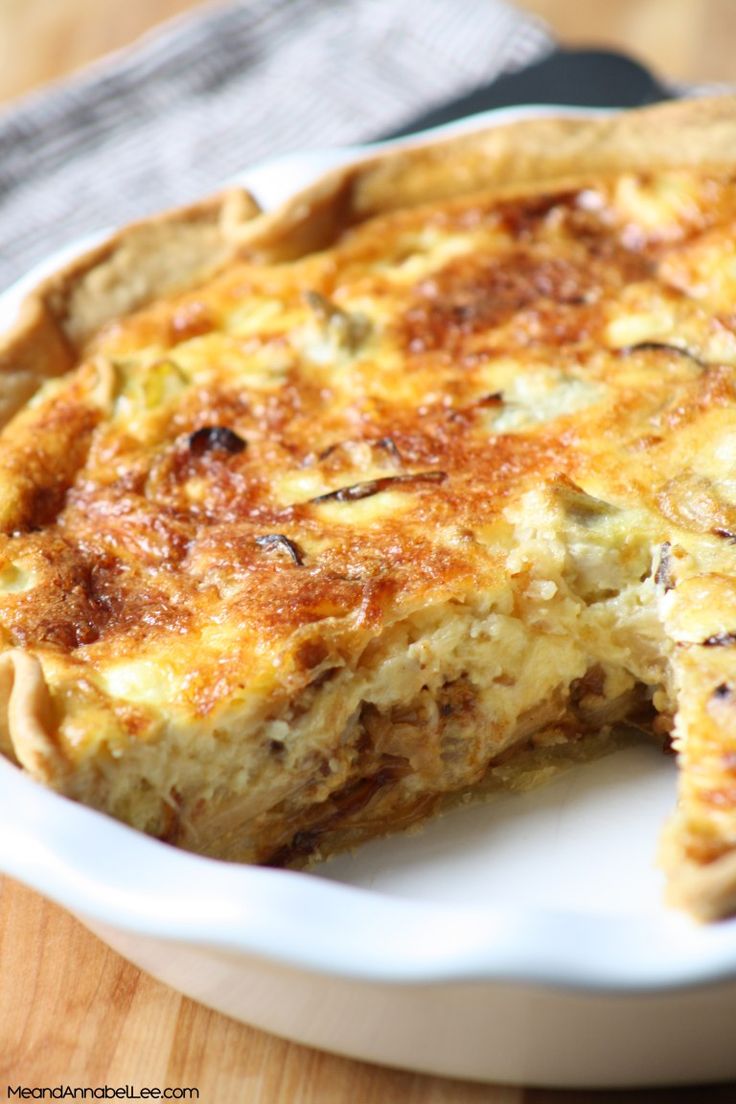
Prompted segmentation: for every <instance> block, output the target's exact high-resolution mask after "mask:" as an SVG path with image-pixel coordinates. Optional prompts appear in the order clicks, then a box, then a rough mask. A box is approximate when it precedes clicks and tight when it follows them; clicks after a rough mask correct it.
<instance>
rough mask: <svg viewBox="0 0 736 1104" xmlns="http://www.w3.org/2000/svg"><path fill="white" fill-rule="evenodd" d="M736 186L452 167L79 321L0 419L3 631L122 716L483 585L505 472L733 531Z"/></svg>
mask: <svg viewBox="0 0 736 1104" xmlns="http://www.w3.org/2000/svg"><path fill="white" fill-rule="evenodd" d="M734 217H736V182H735V181H734V179H732V177H731V175H730V174H725V173H724V174H722V175H719V174H718V173H716V172H713V173H711V174H709V175H702V174H700V175H699V174H696V173H693V172H689V171H687V172H685V171H683V172H672V171H670V172H667V173H662V174H659V175H653V176H642V175H630V174H629V175H619V176H617V177H616V178H614V179H605V180H592V181H589V182H586V183H584V184H581V186H580V187H578V188H576V189H574V190H570V191H566V192H564V193H563V194H552V195H544V196H538V195H535V196H530V197H526V198H519V199H513V200H509V199H503V200H498V199H494V198H493V197H489V196H483V195H480V196H474V197H471V198H463V199H461V200H455V201H452V202H446V203H443V204H439V205H431V206H425V207H418V208H414V209H411V210H406V211H401V212H398V213H394V214H390V215H386V216H382V217H379V218H375V219H373V220H370V221H368V222H366V223H364V224H362V225H359V226H357V227H355V228H353V229H349V230H347V231H346V232H345V233H344V234H343V236H342V237H341V238H340V240H338V242H337V243H336V244H335V246H334V247H333V248H331V249H330V250H328V251H325V252H321V253H316V254H313V255H310V256H307V257H304V258H302V259H299V260H297V261H293V262H289V263H281V264H273V265H270V266H269V265H257V264H248V263H238V264H237V265H234V266H232V267H230V268H229V269H228V270H227V271H224V272H223V273H221V274H220V275H219V276H218V277H217V278H215V279H213V280H212V281H211V282H210V283H209V284H208V285H207V286H204V287H199V288H197V289H195V290H192V291H190V292H188V293H187V294H184V295H181V296H178V297H176V298H172V299H170V300H168V301H163V302H157V303H156V304H154V305H153V306H151V307H149V308H147V309H145V310H142V311H140V312H139V313H137V314H135V315H133V316H131V317H128V318H124V319H122V320H120V321H118V322H116V323H115V324H111V325H108V326H107V327H106V328H105V329H104V330H103V331H102V332H100V333H99V334H98V335H97V336H96V337H95V338H94V340H93V341H91V342H90V343H89V345H88V347H87V348H86V349H85V350H84V357H83V360H82V361H81V362H80V364H79V366H78V368H77V369H76V370H74V371H73V372H71V373H69V374H68V375H66V376H65V377H64V378H63V379H61V380H58V381H53V382H51V383H49V384H46V385H45V386H44V387H43V388H42V389H41V390H40V392H39V393H38V394H37V395H36V397H35V398H34V399H33V400H32V401H31V402H30V403H29V405H28V406H27V407H26V408H25V409H24V410H23V411H21V413H20V414H18V415H17V416H16V417H15V418H14V419H13V420H12V421H11V422H10V423H9V424H8V425H7V426H6V428H5V429H4V430H3V432H2V434H1V435H0V528H1V530H2V532H3V533H4V536H3V537H2V538H1V543H0V626H1V631H2V634H3V639H4V642H5V644H6V645H7V646H10V645H13V646H21V647H24V648H26V649H29V650H30V651H32V652H34V653H35V654H37V655H38V656H39V657H41V658H42V660H43V663H44V668H45V670H46V672H47V677H48V678H49V680H50V683H51V685H52V687H55V690H54V692H55V694H56V695H57V700H58V701H59V702H60V703H61V705H60V706H59V707H60V708H64V709H67V707H68V705H69V700H71V697H74V698H75V700H76V699H77V698H79V697H80V695H81V696H82V697H85V696H86V697H85V700H86V703H87V706H89V708H92V707H93V706H94V708H95V709H99V710H103V711H104V712H105V713H106V714H107V713H109V712H110V710H112V712H113V713H114V714H115V716H116V717H117V722H119V723H121V724H123V726H124V727H125V728H126V729H127V730H128V731H130V732H140V733H145V732H146V731H148V730H149V728H150V726H151V725H152V724H153V723H154V721H155V718H156V716H157V711H158V710H159V707H164V706H167V707H169V708H170V707H171V706H172V703H173V704H174V705H175V706H176V708H178V709H181V710H183V711H184V712H186V713H190V714H195V715H199V716H206V715H214V714H216V713H217V711H218V710H221V709H223V708H227V707H228V706H230V705H231V704H232V702H233V701H234V700H236V699H243V698H245V697H247V696H248V695H264V694H266V695H276V696H278V695H280V694H282V695H287V694H293V692H294V690H295V689H298V688H299V687H300V686H302V685H305V684H306V683H307V682H308V681H309V679H310V677H312V676H311V674H310V672H312V671H314V669H315V668H317V667H319V666H320V665H321V664H323V663H324V661H325V658H326V656H327V655H328V653H340V654H341V655H343V657H344V656H347V655H350V654H353V653H355V652H356V651H357V650H358V649H360V648H362V647H364V646H365V642H366V640H368V639H370V637H371V636H375V635H376V634H378V633H379V632H380V631H381V629H382V627H383V626H384V625H386V624H387V623H389V622H391V621H394V620H396V619H398V618H400V617H402V616H404V615H405V614H406V613H407V612H410V611H412V610H415V609H417V608H418V607H420V606H423V605H428V604H430V605H431V604H434V603H437V602H440V601H445V600H447V599H448V598H451V599H454V600H456V601H457V602H461V603H462V602H463V601H465V600H467V598H468V596H470V595H472V594H474V593H476V592H477V591H478V590H480V589H485V590H487V591H489V592H492V591H493V590H494V588H497V587H499V586H500V585H502V583H503V577H504V569H503V563H504V555H505V552H506V550H507V548H508V540H509V532H510V525H509V523H508V520H507V517H506V514H505V511H506V509H507V507H508V506H509V504H510V503H511V502H513V501H514V500H516V499H518V498H519V496H521V495H522V494H523V493H524V492H525V491H526V490H528V489H529V488H530V487H538V486H540V485H542V484H544V483H545V482H551V481H554V480H555V479H559V478H560V477H566V478H567V479H568V480H571V481H572V482H573V483H575V484H576V485H577V486H579V487H581V488H583V489H584V490H586V491H588V492H589V493H590V494H593V495H597V496H600V497H603V498H606V499H607V500H610V501H612V502H615V503H619V504H633V505H637V504H643V505H644V506H646V508H647V509H648V510H650V512H651V514H652V516H653V517H655V518H657V519H659V521H658V522H657V524H659V523H660V522H661V533H662V537H663V539H664V538H666V537H667V536H668V534H670V533H671V532H672V530H673V528H674V529H677V528H678V527H679V528H685V529H688V528H691V529H692V528H693V527H694V528H695V529H697V530H698V531H702V532H704V533H710V534H716V535H715V536H714V538H713V539H714V540H717V539H718V534H717V533H716V531H717V530H721V531H722V533H721V534H720V535H721V537H722V538H723V537H724V534H730V533H732V532H734V531H736V506H734V505H731V502H730V499H729V494H728V488H727V487H726V486H725V484H724V483H723V481H724V479H726V475H725V474H724V473H725V472H726V469H727V467H728V462H729V461H728V457H729V455H730V456H731V463H732V470H733V464H734V463H736V415H735V414H734V365H736V314H735V313H734V312H733V304H734V302H736V295H735V293H736V248H735V243H736V234H734V222H733V220H734ZM729 449H731V450H732V451H731V453H729V451H728V450H729ZM719 450H720V451H719ZM694 456H697V457H699V458H700V459H698V461H697V463H695V462H694V461H693V457H694ZM733 498H734V501H736V495H734V496H733ZM724 539H726V540H727V539H728V537H725V538H724ZM67 699H69V700H67ZM100 715H101V714H100ZM117 722H116V723H117ZM69 731H70V734H69V735H68V739H69V741H70V742H71V743H73V742H74V739H75V737H74V735H73V732H72V730H71V729H70V730H69ZM81 732H82V730H81V729H80V735H79V736H78V739H79V740H80V741H82V740H84V739H90V738H91V737H90V736H89V734H87V735H86V736H85V735H82V734H81Z"/></svg>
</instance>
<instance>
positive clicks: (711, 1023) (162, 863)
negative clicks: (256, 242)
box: [0, 108, 736, 1086]
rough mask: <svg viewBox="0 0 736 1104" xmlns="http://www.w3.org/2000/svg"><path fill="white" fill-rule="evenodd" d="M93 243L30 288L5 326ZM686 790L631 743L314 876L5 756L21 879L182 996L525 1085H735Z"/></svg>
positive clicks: (263, 178)
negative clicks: (128, 821) (226, 852)
mask: <svg viewBox="0 0 736 1104" xmlns="http://www.w3.org/2000/svg"><path fill="white" fill-rule="evenodd" d="M565 110H566V109H564V108H556V109H539V108H525V109H504V110H503V111H498V112H495V113H491V114H487V115H484V116H476V117H475V118H474V119H471V120H465V121H463V122H461V123H459V124H452V126H451V127H444V128H440V131H441V132H443V133H444V132H450V131H457V130H458V129H470V128H474V127H478V126H482V125H488V124H489V123H490V122H498V124H499V125H501V124H503V123H506V122H509V121H513V120H514V119H516V118H518V117H520V116H521V115H525V114H535V115H538V114H541V113H542V112H543V111H547V112H550V113H554V114H559V113H562V112H563V111H565ZM568 110H569V109H568ZM569 113H572V114H582V112H581V111H580V110H579V109H575V110H569ZM432 133H433V135H434V134H437V133H439V132H437V131H435V132H432ZM415 140H416V139H412V141H415ZM403 141H404V142H405V141H406V140H403ZM392 144H400V143H392ZM376 148H377V147H373V150H375V149H376ZM364 152H366V151H365V150H361V149H357V148H356V149H351V150H332V151H327V152H323V153H314V154H305V155H299V156H294V157H289V158H282V159H280V160H279V161H275V162H271V163H269V164H264V165H261V166H258V167H256V168H255V169H253V170H251V171H250V172H247V173H244V174H243V175H242V177H240V179H239V182H241V183H244V184H246V185H247V186H248V187H249V188H251V190H252V191H253V192H254V193H255V194H256V196H257V198H258V199H259V200H260V202H261V203H262V204H263V205H264V206H266V207H271V206H273V205H275V204H276V203H277V202H279V201H281V200H282V199H284V198H286V197H287V195H289V194H291V193H293V192H295V191H297V190H299V189H300V188H301V187H303V186H305V185H307V184H308V183H310V182H311V181H312V180H313V179H314V178H315V177H316V176H318V175H319V174H320V173H321V172H323V171H324V170H325V169H327V168H329V167H332V166H333V165H335V164H337V163H343V162H346V161H350V160H353V159H355V158H356V157H358V156H361V155H362V154H363V153H364ZM89 244H90V243H89V242H85V243H81V244H80V243H77V244H76V245H75V246H73V247H71V249H69V250H65V251H64V253H63V254H61V255H59V254H57V255H56V256H55V257H54V258H52V259H51V260H50V261H49V262H48V263H47V264H44V265H43V266H40V267H39V268H38V269H36V270H35V271H34V272H32V273H30V274H29V276H28V277H26V278H25V279H24V280H23V281H21V283H20V284H18V285H16V287H15V288H13V289H11V290H10V291H9V292H7V293H6V294H5V296H3V297H2V299H0V326H5V325H6V324H7V323H9V322H10V320H11V319H12V316H13V314H14V312H15V310H16V308H17V305H18V302H19V300H20V298H21V297H22V295H23V294H24V293H25V291H27V290H28V289H29V287H31V286H32V285H33V284H34V283H35V282H37V281H38V280H39V278H40V277H41V276H42V275H43V274H44V273H46V272H48V271H49V270H51V269H53V268H55V267H57V266H58V265H59V264H60V263H62V262H63V261H64V260H66V259H68V258H69V256H70V255H73V254H74V253H77V252H80V251H81V250H82V248H84V247H86V246H87V245H89ZM673 801H674V766H673V764H672V762H671V760H668V759H666V758H665V757H664V756H662V755H661V754H660V753H659V752H657V751H656V750H655V749H653V748H652V747H647V746H641V747H632V748H631V749H628V750H626V751H623V752H619V753H618V754H616V755H614V756H611V757H609V758H607V759H604V760H599V761H598V762H595V763H590V764H587V765H586V766H582V767H576V768H575V769H573V770H572V771H570V773H569V774H566V775H564V776H561V777H560V778H558V779H557V780H556V781H555V782H554V783H552V784H551V785H550V786H548V787H547V788H545V789H542V790H538V791H536V792H534V793H531V794H526V795H524V796H516V797H511V796H508V797H501V798H498V799H495V800H494V801H492V802H490V803H488V804H485V805H477V806H474V807H472V808H467V809H462V810H458V811H456V812H455V813H453V814H451V815H449V816H447V817H444V818H442V819H440V820H438V821H435V822H433V823H432V824H430V825H429V826H427V827H426V828H425V829H424V830H423V831H422V832H421V833H419V834H414V835H405V836H398V837H394V838H392V839H390V840H385V841H379V842H376V843H373V844H369V845H367V846H365V847H363V848H362V849H361V850H360V851H359V852H358V853H357V854H356V855H354V856H343V857H341V858H338V859H335V860H333V861H332V862H331V863H329V864H327V865H326V866H325V867H324V868H323V869H322V870H321V871H320V872H319V873H317V874H301V873H293V872H289V871H280V870H268V869H261V868H254V867H247V866H235V865H229V864H225V863H220V862H215V861H213V860H210V859H203V858H199V857H197V856H194V855H190V854H186V853H184V852H181V851H176V850H175V849H173V848H171V847H168V846H166V845H164V844H161V843H158V842H157V841H155V840H152V839H148V838H147V837H145V836H142V835H140V834H139V833H136V832H134V831H133V830H131V829H129V828H127V827H125V826H123V825H120V824H118V823H116V822H114V821H113V820H111V819H109V818H107V817H105V816H102V815H100V814H98V813H95V812H92V811H91V810H89V809H86V808H83V807H81V806H78V805H75V804H74V803H72V802H70V801H68V800H66V799H65V798H62V797H59V796H57V795H56V794H53V793H51V792H49V791H46V790H44V789H43V788H41V787H40V786H38V785H37V784H36V783H34V782H32V781H31V780H30V779H28V778H27V777H25V776H23V775H22V774H20V772H19V771H18V770H16V768H14V767H12V766H11V765H10V764H9V763H7V762H5V761H1V760H0V870H3V871H5V872H6V873H8V874H10V875H12V876H13V877H16V878H18V879H20V880H21V881H23V882H25V883H27V884H28V885H30V886H32V887H33V888H35V889H37V890H38V891H39V892H41V893H43V894H45V895H46V896H48V897H50V898H52V899H53V900H56V901H58V902H59V903H61V904H62V905H64V906H66V907H67V908H69V909H70V910H71V911H72V912H74V913H75V914H76V915H77V916H79V918H80V919H81V920H82V921H83V922H84V923H85V924H87V925H88V927H90V928H91V929H92V930H93V931H95V932H97V933H98V934H99V935H100V936H101V937H102V938H103V939H105V940H106V941H107V942H108V943H110V944H111V945H112V946H113V947H115V948H116V949H117V950H119V951H120V952H121V953H122V954H124V955H125V956H126V957H127V958H129V959H130V960H131V961H133V962H135V963H136V964H137V965H139V966H141V967H142V968H143V969H145V970H147V971H148V972H150V973H151V974H154V975H155V976H156V977H159V978H161V979H162V980H163V981H166V982H168V983H169V984H171V985H173V986H174V987H175V988H177V989H180V990H182V991H183V992H185V993H187V994H188V995H190V996H192V997H194V998H195V999H197V1000H200V1001H202V1002H203V1003H205V1004H207V1005H210V1006H211V1007H213V1008H217V1009H219V1010H220V1011H222V1012H225V1013H227V1014H229V1015H232V1016H234V1017H236V1018H238V1019H242V1020H245V1021H246V1022H248V1023H252V1024H254V1025H256V1026H259V1027H263V1028H265V1029H267V1030H269V1031H273V1032H276V1033H278V1034H281V1035H284V1036H287V1037H289V1038H293V1039H296V1040H299V1041H300V1042H304V1043H308V1044H311V1045H314V1046H318V1047H322V1048H324V1049H327V1050H333V1051H337V1052H340V1053H344V1054H348V1055H353V1056H356V1057H360V1058H365V1059H368V1060H371V1061H377V1062H384V1063H388V1064H392V1065H396V1066H404V1067H407V1068H412V1069H419V1070H426V1071H430V1072H435V1073H444V1074H451V1075H453V1076H458V1077H470V1078H477V1079H485V1080H497V1081H508V1082H521V1083H524V1084H526V1085H531V1084H539V1085H560V1086H562V1085H565V1086H593V1085H596V1086H604V1085H607V1086H614V1085H619V1086H624V1085H642V1084H667V1083H668V1084H674V1083H677V1082H685V1081H690V1082H693V1081H713V1080H722V1079H728V1078H731V1077H734V1076H736V1049H735V1048H734V1047H733V1029H732V1017H733V1015H734V1013H735V1012H736V921H731V922H725V923H721V924H718V925H713V926H709V927H702V926H697V925H695V924H694V923H693V922H691V921H690V920H688V919H687V918H686V917H684V916H681V915H679V914H677V913H674V912H671V911H669V910H667V909H666V908H665V907H664V906H663V904H662V903H661V888H662V885H661V879H660V877H659V874H658V872H657V870H656V867H655V865H654V855H655V850H656V843H657V838H658V834H659V830H660V827H661V825H662V823H663V822H664V820H665V818H666V816H667V813H668V811H669V810H670V808H671V806H672V803H673Z"/></svg>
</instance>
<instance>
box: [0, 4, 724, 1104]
mask: <svg viewBox="0 0 736 1104" xmlns="http://www.w3.org/2000/svg"><path fill="white" fill-rule="evenodd" d="M194 6H196V5H195V2H194V0H0V101H2V100H9V99H11V98H12V97H14V96H17V95H19V94H21V93H23V92H26V91H29V90H30V89H33V88H36V87H39V86H41V85H43V84H44V83H46V82H48V81H49V80H52V79H54V78H58V77H60V76H63V75H64V74H65V73H67V72H69V71H70V70H73V69H75V68H77V67H79V66H80V65H83V64H85V63H87V62H89V61H91V60H93V59H95V58H97V57H99V56H100V55H101V54H104V53H106V52H107V51H109V50H113V49H116V48H118V47H120V46H123V45H125V44H126V43H128V42H131V41H133V40H134V39H135V38H136V37H137V36H138V35H139V34H141V33H142V32H144V31H145V30H147V29H148V28H150V27H151V26H153V25H155V24H156V23H159V22H160V21H161V20H163V19H166V18H168V17H170V16H173V15H176V14H178V13H180V12H182V11H184V10H185V9H188V8H192V7H194ZM526 7H527V8H530V9H532V10H534V11H536V12H538V13H539V14H540V15H542V16H544V17H545V18H546V19H548V20H549V22H550V23H551V24H552V26H553V27H554V28H555V29H556V31H557V33H558V35H559V36H560V38H561V39H563V40H565V41H567V42H570V43H580V44H585V45H590V44H600V45H608V46H618V47H620V48H622V49H626V50H628V51H629V52H631V53H634V54H635V55H637V56H638V57H640V58H641V59H642V60H643V61H645V62H647V63H648V64H649V65H650V66H652V67H653V68H655V69H656V70H657V71H658V72H659V73H660V74H663V75H665V76H669V77H672V78H675V79H678V80H698V81H705V80H726V81H729V80H730V81H734V82H735V83H736V3H733V0H608V2H607V3H603V2H602V0H599V2H595V3H593V2H590V0H588V2H587V3H585V2H583V0H531V2H527V4H526ZM622 1060H624V1061H625V1057H622ZM61 1082H65V1083H67V1084H77V1085H100V1084H104V1083H107V1084H111V1085H116V1084H134V1085H137V1086H142V1085H149V1086H153V1085H157V1086H164V1085H176V1086H194V1087H197V1088H198V1089H199V1091H200V1100H201V1101H203V1102H204V1104H234V1102H235V1101H238V1102H247V1104H332V1102H335V1104H337V1102H343V1101H353V1102H355V1104H476V1102H480V1101H483V1102H486V1104H583V1102H584V1101H590V1100H593V1099H594V1100H595V1101H596V1104H614V1102H619V1104H625V1102H627V1104H631V1102H633V1101H636V1102H642V1104H644V1102H645V1101H646V1102H647V1104H715V1102H719V1104H721V1102H722V1104H727V1102H731V1104H732V1102H733V1101H734V1100H736V1087H734V1086H722V1087H720V1088H710V1089H704V1088H700V1089H691V1090H688V1089H685V1090H662V1091H661V1092H646V1093H645V1092H636V1093H634V1094H631V1093H618V1092H604V1093H600V1094H592V1093H588V1092H580V1093H577V1092H552V1091H547V1090H532V1089H517V1088H506V1087H499V1086H487V1085H485V1086H483V1085H473V1084H470V1083H468V1082H458V1081H449V1080H445V1079H442V1078H434V1077H425V1076H422V1075H419V1074H417V1075H414V1074H410V1073H398V1072H395V1071H391V1070H387V1069H381V1068H378V1067H374V1066H368V1065H366V1064H363V1063H360V1062H353V1061H349V1060H346V1059H342V1058H335V1057H332V1056H329V1055H325V1054H320V1053H318V1052H316V1051H312V1050H309V1049H307V1048H305V1047H300V1046H296V1045H294V1044H292V1043H288V1042H284V1041H282V1040H280V1039H276V1038H274V1037H272V1036H270V1035H266V1034H264V1033H263V1032H260V1031H255V1030H253V1029H251V1028H248V1027H245V1026H243V1025H242V1024H238V1023H235V1022H234V1021H232V1020H229V1019H227V1018H226V1017H224V1016H221V1015H219V1014H217V1013H214V1012H210V1011H208V1010H207V1009H205V1008H203V1007H202V1006H201V1005H198V1004H196V1003H194V1002H193V1001H191V1000H188V999H187V998H185V997H182V996H180V995H179V994H178V993H175V992H173V990H171V989H168V988H167V987H166V986H164V985H161V984H159V983H158V982H156V981H153V980H152V979H151V978H149V977H147V976H146V975H144V974H141V973H140V971H138V970H137V969H136V968H135V967H133V966H131V965H130V964H129V963H127V962H125V961H124V960H123V959H121V958H120V957H119V956H118V955H117V954H115V953H114V952H112V951H111V950H109V949H108V948H107V947H106V946H104V945H103V944H102V943H101V942H99V940H97V939H96V938H95V937H93V936H92V935H90V934H89V933H88V932H87V931H85V929H84V928H82V926H81V925H80V924H78V923H77V922H76V921H75V920H73V919H72V918H71V917H70V916H69V915H67V914H66V913H65V912H63V911H62V910H61V909H59V908H57V907H55V906H54V905H51V904H49V903H47V902H46V901H44V900H43V899H42V898H40V897H38V896H37V895H36V894H34V893H32V892H30V891H29V890H27V889H25V888H23V887H22V886H20V885H18V884H17V883H15V882H12V881H11V880H10V879H7V878H6V879H0V1099H4V1098H5V1097H4V1095H2V1094H4V1092H5V1089H6V1087H7V1086H8V1085H9V1084H18V1083H22V1084H25V1085H29V1086H32V1085H40V1086H43V1085H54V1084H58V1083H61Z"/></svg>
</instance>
